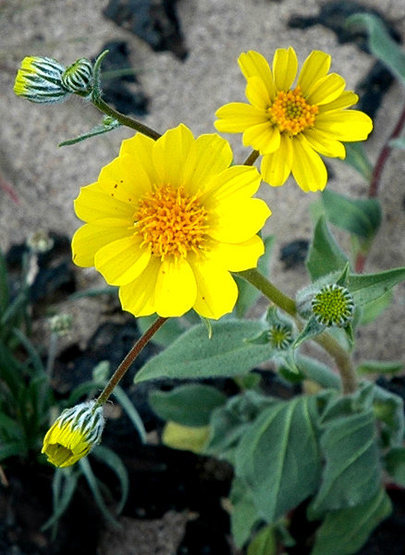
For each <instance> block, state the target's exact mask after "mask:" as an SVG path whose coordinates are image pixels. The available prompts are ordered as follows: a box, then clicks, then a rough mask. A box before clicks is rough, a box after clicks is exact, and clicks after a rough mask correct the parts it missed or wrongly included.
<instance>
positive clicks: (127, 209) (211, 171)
mask: <svg viewBox="0 0 405 555" xmlns="http://www.w3.org/2000/svg"><path fill="white" fill-rule="evenodd" d="M231 162H232V151H231V148H230V146H229V144H228V142H227V141H225V139H223V138H221V137H219V136H218V135H215V134H212V135H202V136H200V137H198V138H197V139H194V137H193V135H192V133H191V131H190V130H189V129H188V128H187V127H186V126H184V125H179V126H178V127H176V128H174V129H170V130H169V131H167V132H166V133H165V134H164V135H163V136H162V137H161V138H160V139H158V140H157V141H156V142H155V141H153V140H152V139H150V138H148V137H145V136H144V135H141V134H139V133H138V134H136V135H135V136H134V137H132V138H130V139H127V140H125V141H123V143H122V146H121V150H120V153H119V156H118V158H116V159H115V160H113V161H112V162H111V163H110V164H108V165H107V166H106V167H104V168H103V169H102V170H101V173H100V175H99V178H98V181H97V182H96V183H93V184H92V185H88V186H87V187H83V188H82V189H81V192H80V195H79V197H78V198H77V199H76V201H75V210H76V214H77V216H78V217H79V218H80V219H82V220H84V221H85V222H87V223H86V224H85V225H84V226H83V227H81V228H80V229H79V230H78V231H77V232H76V233H75V235H74V237H73V242H72V248H73V259H74V261H75V263H76V264H78V265H79V266H95V267H96V269H97V270H98V271H99V272H100V273H101V274H102V275H103V276H104V278H105V279H106V281H107V282H108V283H109V284H111V285H118V286H120V292H119V294H120V300H121V304H122V307H123V308H124V310H127V311H129V312H132V314H134V315H135V316H146V315H148V314H152V313H154V312H156V313H157V314H159V315H160V316H181V315H182V314H184V313H185V312H187V311H188V310H189V309H191V308H194V310H196V312H198V313H199V314H200V315H202V316H205V317H207V318H215V319H216V318H219V317H221V316H222V315H223V314H225V313H227V312H230V311H232V309H233V307H234V305H235V302H236V299H237V294H238V290H237V286H236V283H235V281H234V279H233V277H232V276H231V274H230V272H232V271H240V270H245V269H248V268H253V267H255V266H256V265H257V260H258V258H259V257H260V256H261V255H262V254H263V243H262V240H261V239H260V238H259V237H258V236H257V235H256V233H257V232H258V231H259V230H260V229H261V228H262V226H263V224H264V222H265V220H266V219H267V217H268V216H269V215H270V210H269V209H268V207H267V206H266V204H265V203H264V202H263V201H262V200H260V199H255V198H251V197H252V195H253V194H254V193H255V192H256V191H257V189H258V187H259V185H260V175H259V173H258V172H257V170H256V169H255V168H252V167H247V166H232V167H229V166H230V164H231Z"/></svg>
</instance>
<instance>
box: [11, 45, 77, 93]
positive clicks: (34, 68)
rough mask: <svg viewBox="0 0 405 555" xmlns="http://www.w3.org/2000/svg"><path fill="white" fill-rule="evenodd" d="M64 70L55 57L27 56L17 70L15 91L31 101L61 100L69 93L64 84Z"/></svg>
mask: <svg viewBox="0 0 405 555" xmlns="http://www.w3.org/2000/svg"><path fill="white" fill-rule="evenodd" d="M64 71H65V68H64V67H63V66H62V65H61V64H60V63H59V62H58V61H56V60H54V59H53V58H46V57H41V56H27V57H26V58H24V59H23V61H22V62H21V67H20V69H19V70H18V72H17V76H16V79H15V83H14V92H15V94H16V95H17V96H22V97H24V98H26V99H27V100H30V101H31V102H39V103H51V102H61V101H62V100H64V99H65V97H66V96H67V95H68V94H69V91H68V90H66V88H65V87H64V86H63V84H62V74H63V72H64Z"/></svg>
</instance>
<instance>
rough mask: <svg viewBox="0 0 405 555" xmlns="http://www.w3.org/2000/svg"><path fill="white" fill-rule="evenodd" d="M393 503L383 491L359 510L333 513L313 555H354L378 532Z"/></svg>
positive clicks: (322, 529) (325, 525)
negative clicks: (378, 527)
mask: <svg viewBox="0 0 405 555" xmlns="http://www.w3.org/2000/svg"><path fill="white" fill-rule="evenodd" d="M391 510H392V507H391V501H390V498H389V497H388V495H387V494H386V493H385V491H384V490H383V489H382V488H381V487H380V488H379V489H378V491H377V492H376V493H375V495H373V497H372V498H371V499H369V500H368V501H366V502H365V503H362V504H359V505H356V506H355V507H350V508H345V509H341V510H339V511H331V512H328V513H327V515H326V518H325V520H324V521H323V523H322V525H321V526H320V528H319V529H318V533H317V535H316V542H315V546H314V548H313V550H312V551H311V555H325V554H326V553H327V554H328V555H353V554H354V553H357V552H358V551H359V549H360V548H361V547H362V545H363V544H364V543H365V542H366V541H367V539H368V537H369V536H370V534H371V532H372V531H373V530H374V528H375V527H376V526H377V525H378V524H379V523H380V522H381V521H382V520H384V519H385V518H387V516H389V514H390V513H391Z"/></svg>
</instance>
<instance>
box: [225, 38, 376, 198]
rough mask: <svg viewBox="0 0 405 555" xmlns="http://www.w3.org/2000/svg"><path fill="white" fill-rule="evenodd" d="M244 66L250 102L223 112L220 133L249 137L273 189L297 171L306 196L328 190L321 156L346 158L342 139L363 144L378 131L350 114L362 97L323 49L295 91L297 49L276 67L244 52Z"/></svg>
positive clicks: (285, 52)
mask: <svg viewBox="0 0 405 555" xmlns="http://www.w3.org/2000/svg"><path fill="white" fill-rule="evenodd" d="M238 62H239V66H240V69H241V71H242V73H243V75H244V76H245V78H246V80H247V86H246V97H247V99H248V101H249V103H250V104H247V103H244V102H231V103H230V104H225V105H224V106H222V107H221V108H219V110H217V112H216V116H217V117H218V118H219V119H218V120H217V121H216V122H215V127H216V128H217V130H218V131H221V132H225V133H243V144H244V145H245V146H251V147H253V148H254V149H255V150H257V151H258V152H259V153H260V154H261V155H262V156H263V158H262V162H261V168H260V169H261V173H262V176H263V179H264V181H266V182H267V183H269V184H270V185H272V186H274V187H279V186H280V185H283V184H284V183H285V182H286V180H287V178H288V176H289V175H290V173H291V172H292V174H293V176H294V178H295V180H296V182H297V183H298V185H299V186H300V187H301V189H303V190H304V191H305V192H308V191H317V190H322V189H324V187H325V185H326V181H327V171H326V167H325V164H324V162H323V160H322V158H321V157H320V154H321V155H322V156H329V157H332V158H344V157H345V155H346V151H345V147H344V145H343V144H342V142H341V141H343V142H350V141H362V140H364V139H366V138H367V136H368V134H369V133H370V131H371V129H372V126H373V124H372V121H371V119H370V118H369V117H368V116H367V115H366V114H364V113H363V112H361V111H359V110H347V108H348V107H350V106H352V105H353V104H356V102H357V100H358V97H357V95H356V94H355V93H354V92H352V91H346V90H345V86H346V83H345V80H344V79H343V77H341V76H340V75H337V74H336V73H328V72H329V68H330V64H331V57H330V56H329V55H328V54H326V53H325V52H321V51H319V50H314V51H313V52H311V54H310V55H309V56H308V57H307V59H306V60H305V62H304V64H303V66H302V69H301V72H300V74H299V76H298V80H297V82H296V85H295V87H294V86H293V83H294V81H295V78H296V75H297V69H298V61H297V56H296V53H295V51H294V49H293V48H292V47H289V48H288V49H285V48H279V49H277V50H276V52H275V55H274V58H273V64H272V69H270V66H269V64H268V62H267V60H266V59H265V58H264V57H263V56H262V55H261V54H259V52H255V51H253V50H250V51H249V52H244V53H242V54H241V55H240V56H239V59H238Z"/></svg>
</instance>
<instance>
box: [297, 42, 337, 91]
mask: <svg viewBox="0 0 405 555" xmlns="http://www.w3.org/2000/svg"><path fill="white" fill-rule="evenodd" d="M330 63H331V57H330V56H329V54H326V53H325V52H322V51H321V50H313V51H312V52H311V54H310V55H309V56H308V57H307V59H306V60H305V62H304V63H303V64H302V69H301V72H300V75H299V77H298V82H297V85H298V86H299V87H301V91H302V94H303V95H304V96H306V95H307V93H308V91H309V89H310V87H312V85H313V83H315V82H316V81H318V79H321V78H322V77H325V76H326V75H327V74H328V71H329V68H330Z"/></svg>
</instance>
